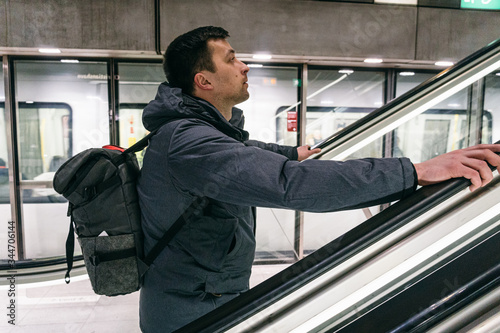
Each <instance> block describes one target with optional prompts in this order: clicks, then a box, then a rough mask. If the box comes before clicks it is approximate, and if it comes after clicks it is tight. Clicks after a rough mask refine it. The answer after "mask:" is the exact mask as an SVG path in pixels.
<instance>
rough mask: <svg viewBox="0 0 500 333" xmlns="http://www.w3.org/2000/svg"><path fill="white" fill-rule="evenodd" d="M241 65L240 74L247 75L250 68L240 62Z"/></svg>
mask: <svg viewBox="0 0 500 333" xmlns="http://www.w3.org/2000/svg"><path fill="white" fill-rule="evenodd" d="M241 64H242V65H243V67H242V70H241V72H242V73H243V74H246V73H248V71H249V70H250V68H249V67H248V66H247V64H245V63H244V62H241Z"/></svg>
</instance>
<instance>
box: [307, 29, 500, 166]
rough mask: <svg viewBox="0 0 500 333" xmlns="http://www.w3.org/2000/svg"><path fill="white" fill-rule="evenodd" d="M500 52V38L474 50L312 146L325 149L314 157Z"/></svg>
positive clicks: (316, 157) (322, 154)
mask: <svg viewBox="0 0 500 333" xmlns="http://www.w3.org/2000/svg"><path fill="white" fill-rule="evenodd" d="M498 52H500V39H497V40H495V41H493V42H491V43H490V44H488V45H487V46H485V47H483V48H482V49H480V50H478V51H476V52H474V53H473V54H471V55H470V56H468V57H466V58H464V59H462V60H461V61H459V62H457V63H456V64H455V65H453V66H451V67H449V68H447V69H445V70H444V71H442V72H440V73H439V74H437V75H435V76H433V77H432V78H430V79H428V80H427V81H424V82H423V83H421V84H420V85H418V86H417V87H415V88H413V89H411V90H409V91H407V92H406V93H404V94H402V95H401V96H399V97H397V98H395V99H393V100H392V101H390V102H388V103H387V104H385V105H383V106H381V107H380V108H378V109H376V110H374V111H372V112H371V113H369V114H368V115H366V116H365V117H363V118H361V119H359V120H357V121H355V122H354V123H352V124H350V125H348V126H347V127H345V128H343V129H342V130H340V131H338V132H336V133H334V134H332V135H331V136H329V137H328V138H326V139H325V140H323V141H321V142H319V143H317V144H316V145H314V146H312V147H311V149H314V148H321V149H323V150H324V151H322V152H321V153H320V154H318V155H316V156H314V157H313V158H314V159H321V157H322V156H324V155H325V154H326V153H327V152H328V151H329V150H331V149H333V147H335V145H336V144H337V143H338V142H339V141H341V140H342V139H346V138H348V137H349V136H351V135H353V134H354V133H356V132H357V131H359V130H361V129H363V127H364V126H365V125H367V124H368V123H373V122H378V121H380V120H381V119H385V118H387V117H388V116H390V115H393V114H394V113H396V112H397V111H398V109H400V108H402V107H403V106H405V105H408V104H409V103H411V102H413V101H414V100H416V99H418V97H419V96H421V95H422V94H424V93H425V92H426V91H432V90H434V89H435V88H436V87H437V86H441V85H444V84H445V83H447V82H448V81H450V80H451V79H453V78H454V77H455V76H457V75H459V74H460V73H462V72H464V71H465V70H466V69H468V68H470V67H472V66H473V65H474V64H475V63H476V62H481V61H482V60H483V58H484V57H485V56H489V55H490V54H492V53H498ZM325 148H329V149H328V150H325Z"/></svg>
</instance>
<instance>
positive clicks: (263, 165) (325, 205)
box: [167, 121, 415, 212]
mask: <svg viewBox="0 0 500 333" xmlns="http://www.w3.org/2000/svg"><path fill="white" fill-rule="evenodd" d="M167 158H168V161H169V163H168V169H167V170H168V172H169V174H170V177H171V179H172V181H173V183H174V185H175V186H176V187H177V189H178V190H179V191H181V192H189V193H190V194H192V195H197V196H207V197H209V198H213V199H215V200H220V201H223V202H228V203H232V204H236V205H246V206H261V207H275V208H289V209H298V210H303V211H310V212H326V211H335V210H344V209H351V208H359V207H364V206H371V205H375V204H379V203H384V202H391V201H395V200H399V199H401V198H402V197H404V196H405V195H407V194H409V193H411V192H413V191H414V189H415V178H414V168H413V165H412V164H411V162H410V161H409V160H408V159H405V158H401V159H398V158H391V159H361V160H349V161H345V162H338V161H321V160H306V161H303V162H298V161H291V160H289V159H288V158H286V157H285V156H282V155H280V154H275V153H273V152H270V151H268V150H265V149H259V148H257V147H253V146H247V145H245V144H243V143H241V142H238V141H236V140H234V139H232V138H230V137H228V136H226V135H224V134H223V133H221V132H219V131H218V130H216V129H215V128H213V127H211V126H207V125H206V123H204V122H202V121H190V122H180V123H179V125H178V126H177V127H176V128H175V129H174V130H173V133H172V138H171V141H170V145H169V147H168V157H167Z"/></svg>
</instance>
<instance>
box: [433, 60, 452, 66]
mask: <svg viewBox="0 0 500 333" xmlns="http://www.w3.org/2000/svg"><path fill="white" fill-rule="evenodd" d="M434 65H436V66H439V67H450V66H453V62H452V61H437V62H436V63H434Z"/></svg>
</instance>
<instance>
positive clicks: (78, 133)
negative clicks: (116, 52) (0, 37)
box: [14, 60, 110, 259]
mask: <svg viewBox="0 0 500 333" xmlns="http://www.w3.org/2000/svg"><path fill="white" fill-rule="evenodd" d="M14 79H15V89H16V102H17V108H16V118H17V131H16V132H17V141H18V147H19V154H18V156H19V161H18V164H19V171H20V179H21V189H22V190H23V191H22V212H23V226H24V229H23V232H24V234H23V236H24V239H25V256H26V259H34V258H44V257H50V256H60V255H64V253H65V249H64V245H65V239H66V236H67V232H68V230H67V229H68V222H69V221H68V218H67V217H66V211H67V202H66V200H65V199H64V198H63V197H62V196H60V195H58V194H57V193H56V192H55V191H54V190H53V188H52V186H51V184H52V179H53V175H54V173H55V171H56V170H57V168H58V167H59V166H60V165H61V164H62V163H63V162H64V161H65V160H67V159H68V158H70V157H72V156H73V155H74V154H76V153H78V152H81V151H83V150H85V149H87V148H91V147H99V146H103V145H105V144H109V138H110V136H109V117H108V74H107V63H105V62H90V61H89V62H72V63H66V62H61V61H53V60H51V61H38V60H16V61H14ZM76 249H77V253H78V251H80V250H79V248H78V247H76Z"/></svg>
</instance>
